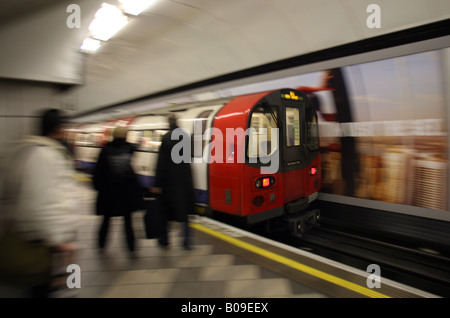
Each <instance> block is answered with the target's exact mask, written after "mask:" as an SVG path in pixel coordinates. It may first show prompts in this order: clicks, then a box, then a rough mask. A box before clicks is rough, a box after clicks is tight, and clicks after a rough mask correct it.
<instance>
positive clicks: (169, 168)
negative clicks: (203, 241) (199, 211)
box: [150, 113, 194, 249]
mask: <svg viewBox="0 0 450 318" xmlns="http://www.w3.org/2000/svg"><path fill="white" fill-rule="evenodd" d="M168 122H169V132H167V133H166V134H165V135H164V136H163V138H162V142H161V147H160V150H159V157H158V162H157V165H156V176H155V182H154V185H153V187H152V188H151V189H150V192H152V193H154V194H158V195H160V199H161V203H162V204H161V205H162V210H163V211H162V212H163V214H164V218H163V219H164V226H163V229H164V230H163V234H162V236H161V237H160V238H159V245H160V246H162V247H167V246H168V245H169V236H168V229H167V227H168V222H169V221H177V222H182V224H183V232H184V248H185V249H190V248H191V242H190V231H189V222H188V221H189V220H188V214H192V213H193V212H194V185H193V180H192V171H191V166H190V163H189V162H184V161H181V162H179V163H175V162H174V158H173V157H172V156H175V155H180V156H181V157H183V154H182V153H172V149H173V147H174V146H175V145H176V144H177V143H178V142H179V140H180V139H178V140H177V139H176V138H177V137H176V136H180V137H181V138H183V139H184V138H189V136H188V135H187V134H186V132H185V131H183V130H182V129H180V128H179V127H178V125H177V119H176V116H175V114H173V113H171V114H169V116H168ZM175 130H176V134H174V131H175ZM189 144H190V143H189ZM181 151H183V149H181ZM176 161H178V160H176Z"/></svg>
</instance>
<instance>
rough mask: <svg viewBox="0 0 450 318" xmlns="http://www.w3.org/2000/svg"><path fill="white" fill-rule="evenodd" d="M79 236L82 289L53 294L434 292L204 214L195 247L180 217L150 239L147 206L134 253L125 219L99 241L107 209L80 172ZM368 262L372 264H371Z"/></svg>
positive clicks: (195, 220) (140, 215)
mask: <svg viewBox="0 0 450 318" xmlns="http://www.w3.org/2000/svg"><path fill="white" fill-rule="evenodd" d="M79 181H80V182H79V186H80V193H81V197H82V198H83V199H82V202H80V203H81V204H80V215H79V222H78V223H79V224H78V225H79V231H78V243H79V247H80V248H79V251H78V252H77V253H76V256H75V258H74V263H75V264H77V265H79V268H80V273H81V286H80V288H72V289H69V288H67V289H63V290H60V291H58V292H56V293H55V294H54V297H55V298H96V299H99V298H105V299H106V298H158V299H175V298H177V299H193V298H197V299H199V298H203V299H206V298H208V299H210V298H214V299H219V298H221V299H242V298H246V299H247V298H252V299H256V298H258V299H262V298H264V299H275V298H277V299H281V298H288V299H291V298H328V299H330V298H434V297H436V296H435V295H432V294H429V293H427V292H423V291H420V290H417V289H415V288H412V287H409V286H405V285H403V284H399V283H397V282H394V281H391V280H388V279H385V278H382V277H381V280H380V286H379V287H380V288H369V287H368V284H367V281H368V278H369V275H371V273H367V272H365V271H362V270H359V269H355V268H352V267H349V266H347V265H344V264H340V263H337V262H335V261H332V260H329V259H326V258H323V257H321V256H317V255H315V254H313V253H311V252H308V251H304V250H301V249H297V248H294V247H291V246H287V245H284V244H281V243H279V242H275V241H272V240H269V239H267V238H264V237H261V236H258V235H255V234H253V233H250V232H247V231H244V230H241V229H237V228H235V227H232V226H230V225H227V224H224V223H221V222H218V221H216V220H212V219H210V218H207V217H203V216H197V215H195V216H191V217H190V226H191V238H192V239H191V241H192V249H190V250H185V249H184V248H183V244H182V243H183V237H182V235H181V234H182V231H181V224H180V223H176V222H173V223H171V224H170V233H169V238H170V246H169V248H167V249H162V248H161V247H160V246H159V245H158V242H157V240H156V239H146V238H145V229H144V221H143V219H144V214H145V211H137V212H135V213H134V214H133V228H134V233H135V236H136V247H137V250H136V254H135V257H131V255H130V253H129V252H128V250H127V247H126V240H125V231H124V226H123V222H124V220H123V218H122V217H115V218H112V219H111V224H110V227H109V232H108V237H107V244H106V247H105V248H104V249H103V251H100V249H99V248H98V246H97V240H98V230H99V227H100V223H101V222H102V216H97V215H95V212H94V206H95V199H96V192H95V191H94V190H93V189H92V186H91V183H90V180H89V178H87V177H85V176H81V177H80V178H79ZM368 265H369V264H368Z"/></svg>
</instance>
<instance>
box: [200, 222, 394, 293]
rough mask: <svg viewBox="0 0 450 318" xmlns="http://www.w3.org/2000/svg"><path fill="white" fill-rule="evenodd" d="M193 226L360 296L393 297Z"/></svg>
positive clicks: (203, 227)
mask: <svg viewBox="0 0 450 318" xmlns="http://www.w3.org/2000/svg"><path fill="white" fill-rule="evenodd" d="M191 226H192V227H193V228H195V229H197V230H199V231H202V232H204V233H206V234H209V235H211V236H214V237H216V238H219V239H221V240H223V241H225V242H228V243H231V244H233V245H235V246H238V247H240V248H243V249H245V250H248V251H250V252H252V253H255V254H258V255H261V256H264V257H266V258H269V259H271V260H273V261H276V262H278V263H280V264H284V265H286V266H289V267H291V268H294V269H296V270H299V271H301V272H304V273H306V274H309V275H312V276H315V277H317V278H320V279H323V280H326V281H328V282H330V283H333V284H335V285H338V286H341V287H344V288H347V289H350V290H352V291H354V292H357V293H359V294H362V295H365V296H368V297H371V298H391V297H389V296H387V295H384V294H381V293H379V292H376V291H374V290H372V289H369V288H366V287H363V286H360V285H358V284H355V283H352V282H349V281H347V280H344V279H342V278H339V277H336V276H333V275H331V274H328V273H325V272H322V271H320V270H317V269H315V268H312V267H310V266H307V265H304V264H301V263H299V262H297V261H294V260H291V259H289V258H287V257H284V256H281V255H278V254H276V253H273V252H270V251H267V250H265V249H263V248H260V247H258V246H255V245H252V244H250V243H247V242H244V241H241V240H239V239H237V238H234V237H231V236H228V235H226V234H223V233H220V232H218V231H215V230H212V229H210V228H208V227H205V226H203V225H200V224H198V223H191Z"/></svg>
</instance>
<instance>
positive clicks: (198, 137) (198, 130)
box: [191, 110, 212, 158]
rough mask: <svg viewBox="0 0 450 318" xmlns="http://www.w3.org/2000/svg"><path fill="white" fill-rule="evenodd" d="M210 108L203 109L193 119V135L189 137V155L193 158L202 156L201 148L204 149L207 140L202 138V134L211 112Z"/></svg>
mask: <svg viewBox="0 0 450 318" xmlns="http://www.w3.org/2000/svg"><path fill="white" fill-rule="evenodd" d="M211 112H212V110H205V111H203V112H201V113H200V115H198V116H197V118H195V119H194V123H193V124H194V129H193V132H194V133H193V135H192V138H191V143H192V145H191V146H192V147H191V149H192V151H191V155H192V157H194V158H202V157H203V150H204V149H205V146H206V144H207V143H208V141H207V140H203V134H204V133H205V131H206V128H207V127H206V125H207V123H208V117H209V115H210V114H211ZM200 145H201V149H199V148H200Z"/></svg>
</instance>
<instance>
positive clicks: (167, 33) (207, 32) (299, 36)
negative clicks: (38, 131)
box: [0, 0, 450, 113]
mask: <svg viewBox="0 0 450 318" xmlns="http://www.w3.org/2000/svg"><path fill="white" fill-rule="evenodd" d="M102 2H107V3H110V4H113V5H117V6H120V3H119V2H118V1H115V0H84V1H75V0H72V1H66V0H39V1H36V0H14V1H2V2H1V4H0V41H1V45H0V78H9V79H21V80H32V81H41V82H51V83H57V84H61V85H62V86H67V87H70V89H68V90H67V91H66V92H65V95H64V99H65V100H66V101H67V103H69V104H70V105H71V107H72V111H73V113H84V112H88V111H92V110H95V109H100V108H104V107H108V106H112V105H115V104H119V103H123V102H126V101H129V100H133V99H136V98H140V97H143V96H148V95H152V94H156V93H158V92H164V91H167V90H170V89H174V88H177V87H182V86H186V85H189V84H190V83H195V82H199V81H204V80H206V79H209V78H214V77H217V76H221V75H224V74H229V73H233V72H236V71H240V70H245V69H248V68H252V67H256V66H259V65H264V64H267V63H270V62H273V61H278V60H283V59H287V58H290V57H294V56H300V55H303V54H308V53H311V52H316V51H319V50H323V49H326V48H332V47H336V46H339V45H342V44H347V43H352V42H355V41H360V40H363V39H368V38H371V37H375V36H378V35H383V34H388V33H392V32H395V31H400V30H407V29H410V28H413V27H416V26H420V25H425V24H429V23H432V22H436V21H441V20H446V19H449V18H450V1H448V0H433V1H429V0H395V1H392V0H314V1H312V0H156V1H155V3H154V4H152V5H151V6H150V7H149V8H148V9H146V10H145V11H144V12H142V13H141V14H140V15H139V16H137V17H134V16H132V17H130V18H129V23H128V24H127V25H126V26H125V27H124V28H123V29H122V30H120V31H119V32H118V33H117V34H116V35H115V36H113V37H112V38H111V39H110V40H109V41H107V42H105V43H104V45H102V47H101V48H100V49H99V50H98V51H97V52H96V53H95V54H94V55H86V54H83V53H81V52H80V46H81V44H82V42H83V40H84V38H85V37H86V36H87V35H88V34H89V30H88V27H89V24H90V22H91V21H92V19H93V18H94V16H95V13H96V11H97V10H98V9H99V8H100V6H101V4H102ZM70 4H77V5H78V6H79V8H80V16H79V18H80V27H79V28H76V27H75V28H71V27H69V26H68V24H67V20H68V18H69V16H70V15H71V14H72V13H73V12H71V11H69V12H67V8H68V6H69V5H70ZM370 4H377V5H378V7H379V8H380V23H381V25H380V28H371V27H369V26H368V24H367V19H368V18H370V16H371V14H373V13H375V11H370V12H368V11H367V9H368V6H369V5H370ZM371 21H372V22H373V21H374V20H371Z"/></svg>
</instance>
